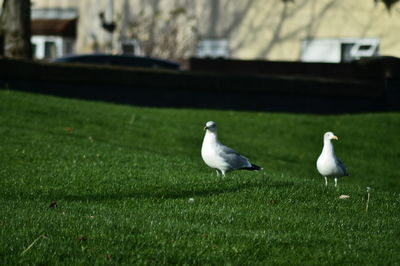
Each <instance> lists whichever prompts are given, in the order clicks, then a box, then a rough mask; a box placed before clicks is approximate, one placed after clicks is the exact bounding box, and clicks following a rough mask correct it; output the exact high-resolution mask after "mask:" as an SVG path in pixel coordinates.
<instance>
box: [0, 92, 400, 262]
mask: <svg viewBox="0 0 400 266" xmlns="http://www.w3.org/2000/svg"><path fill="white" fill-rule="evenodd" d="M209 120H213V121H216V122H217V123H218V126H219V137H220V140H221V141H222V142H223V143H225V144H227V145H228V146H230V147H232V148H234V149H236V150H237V151H239V152H241V153H242V154H244V155H245V156H247V157H248V158H249V159H250V160H251V161H252V162H253V163H255V164H257V165H260V166H262V167H263V168H264V170H263V171H260V172H249V171H236V172H230V173H228V174H227V176H226V177H225V178H222V177H217V176H216V173H215V171H214V170H212V169H210V168H208V167H207V166H206V165H205V164H204V163H203V161H202V159H201V156H200V148H201V143H202V139H203V136H204V131H203V127H204V124H205V122H207V121H209ZM328 130H329V131H333V132H334V133H335V134H336V135H337V136H338V137H339V141H338V142H335V143H334V144H335V151H336V154H337V155H338V156H339V157H340V158H341V159H342V161H344V163H345V164H346V165H347V166H348V168H349V172H350V176H349V177H344V178H343V179H340V180H339V187H338V188H337V189H336V188H334V186H333V182H332V181H331V182H330V183H329V186H328V187H327V188H326V187H325V185H324V180H323V178H322V177H321V176H319V174H318V173H317V170H316V167H315V162H316V159H317V157H318V156H319V154H320V152H321V149H322V135H323V133H324V132H325V131H328ZM0 132H1V133H0V134H1V135H0V136H1V138H0V151H1V153H0V206H1V208H0V260H1V262H2V264H3V265H12V264H23V265H37V264H47V265H55V264H57V265H95V264H126V265H133V264H139V265H142V264H152V265H160V264H178V265H183V264H187V265H189V264H190V265H192V264H198V265H204V264H211V265H225V264H233V265H271V264H287V265H295V264H313V265H333V264H338V265H339V264H341V265H343V264H346V265H357V264H358V265H398V264H399V262H400V240H399V239H400V226H399V224H400V194H399V192H400V174H399V170H398V166H399V163H400V137H399V132H400V114H399V113H376V114H352V115H337V116H320V115H305V114H279V113H261V112H237V111H216V110H190V109H167V108H164V109H160V108H143V107H132V106H123V105H114V104H107V103H100V102H90V101H80V100H71V99H64V98H57V97H51V96H44V95H35V94H28V93H21V92H16V91H10V90H0ZM367 187H371V188H372V191H371V192H370V199H369V202H368V211H366V206H367V200H366V197H367V194H366V188H367ZM342 194H345V195H349V196H350V198H348V199H339V196H340V195H342Z"/></svg>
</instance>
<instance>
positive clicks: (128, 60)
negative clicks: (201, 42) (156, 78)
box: [53, 54, 180, 70]
mask: <svg viewBox="0 0 400 266" xmlns="http://www.w3.org/2000/svg"><path fill="white" fill-rule="evenodd" d="M53 62H56V63H81V64H98V65H116V66H127V67H144V68H161V69H173V70H179V68H180V65H179V64H178V63H176V62H173V61H169V60H164V59H158V58H152V57H144V56H134V55H110V54H82V55H73V56H66V57H61V58H57V59H55V60H53Z"/></svg>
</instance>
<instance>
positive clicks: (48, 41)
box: [31, 35, 75, 59]
mask: <svg viewBox="0 0 400 266" xmlns="http://www.w3.org/2000/svg"><path fill="white" fill-rule="evenodd" d="M31 42H32V45H33V47H34V49H33V57H34V58H36V59H50V58H57V57H62V56H65V55H70V54H73V53H74V45H75V41H74V39H71V38H63V37H58V36H43V35H42V36H40V35H36V36H32V38H31Z"/></svg>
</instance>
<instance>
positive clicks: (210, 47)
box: [32, 0, 400, 62]
mask: <svg viewBox="0 0 400 266" xmlns="http://www.w3.org/2000/svg"><path fill="white" fill-rule="evenodd" d="M32 3H33V5H32V18H33V25H35V23H36V24H37V23H38V21H39V20H41V21H42V22H41V23H45V22H43V20H46V19H48V21H49V25H48V26H49V28H51V25H52V24H53V25H56V23H55V22H54V21H53V22H51V20H52V19H59V20H64V22H65V23H66V22H68V21H69V23H72V22H71V21H73V20H75V21H76V31H75V33H74V32H69V34H66V33H65V32H59V33H57V31H54V30H53V33H52V34H53V35H51V34H50V35H49V34H47V33H45V32H42V33H41V34H38V31H37V30H36V31H35V29H34V30H33V33H34V37H33V39H32V40H33V42H34V43H35V45H36V53H37V55H43V57H54V56H56V57H59V56H63V55H65V54H71V53H96V52H109V53H133V54H139V55H150V56H156V57H162V58H171V59H177V58H188V57H191V56H195V57H223V58H235V59H246V60H251V59H265V60H280V61H320V62H344V61H351V60H354V59H357V58H360V57H365V56H372V55H388V56H396V57H400V40H399V37H400V34H399V32H400V5H399V4H396V5H395V6H393V8H392V10H391V11H390V12H388V11H387V10H386V9H385V7H384V5H383V4H382V3H377V2H376V1H373V0H353V1H349V0H292V1H282V0H268V1H266V0H237V1H236V0H235V1H229V0H196V1H192V0H84V1H78V0H57V1H54V0H33V1H32ZM100 14H103V16H101V15H100ZM35 21H36V22H35ZM60 23H61V22H60ZM58 27H59V28H62V27H61V26H58ZM47 31H48V32H51V31H50V30H49V29H47ZM64 31H68V30H65V29H64ZM54 34H55V35H54ZM52 41H53V44H51V42H52ZM46 43H47V46H46Z"/></svg>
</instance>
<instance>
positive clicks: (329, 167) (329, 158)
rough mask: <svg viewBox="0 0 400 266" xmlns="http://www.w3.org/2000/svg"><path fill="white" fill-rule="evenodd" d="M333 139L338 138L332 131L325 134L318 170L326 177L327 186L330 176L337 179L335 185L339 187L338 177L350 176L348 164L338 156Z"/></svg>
mask: <svg viewBox="0 0 400 266" xmlns="http://www.w3.org/2000/svg"><path fill="white" fill-rule="evenodd" d="M332 139H335V140H338V137H336V136H335V134H333V133H332V132H326V133H325V134H324V147H323V148H322V152H321V155H320V156H319V157H318V160H317V169H318V172H319V173H320V174H321V175H322V176H323V177H324V178H325V186H327V185H328V177H329V178H334V179H335V187H337V179H338V178H340V177H342V176H348V175H349V174H348V173H347V168H346V166H345V165H344V164H343V163H342V162H341V161H340V160H339V158H337V157H336V155H335V151H334V150H333V144H332V142H331V140H332Z"/></svg>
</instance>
